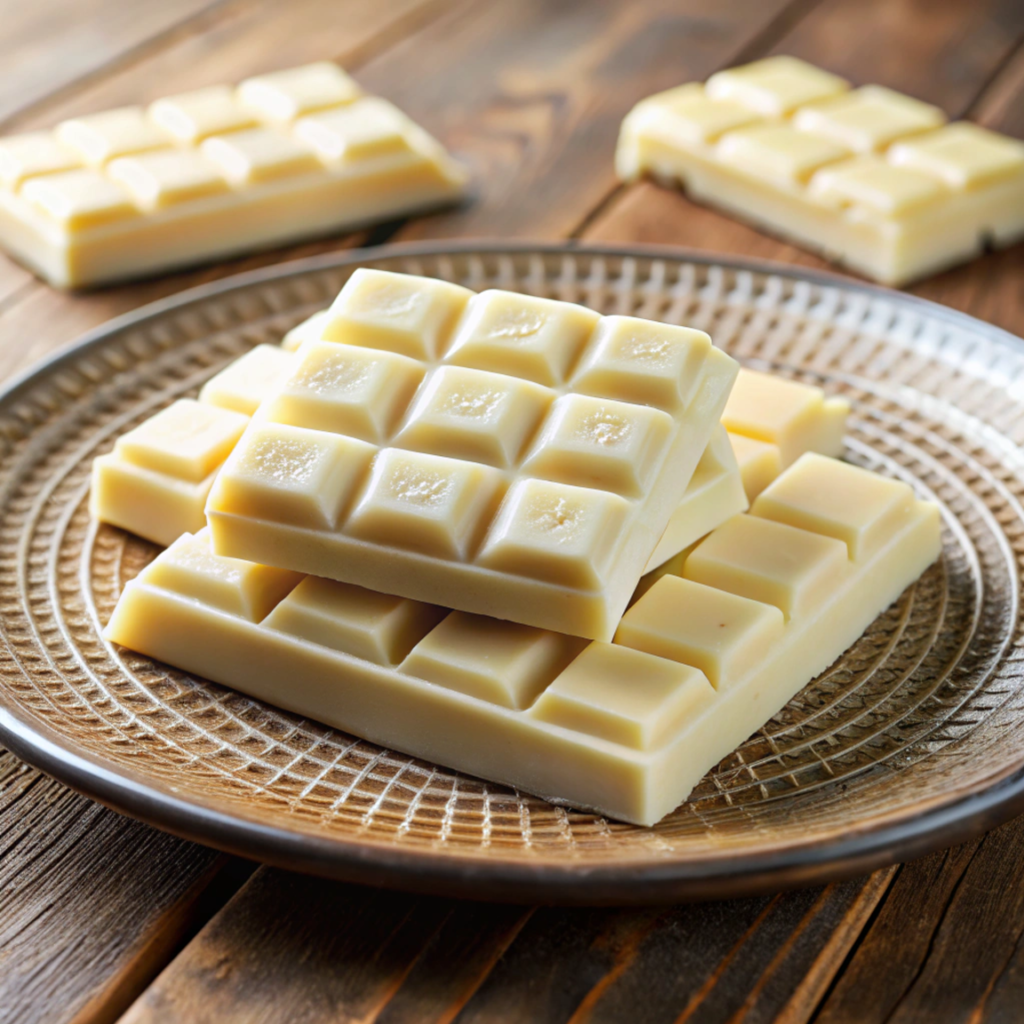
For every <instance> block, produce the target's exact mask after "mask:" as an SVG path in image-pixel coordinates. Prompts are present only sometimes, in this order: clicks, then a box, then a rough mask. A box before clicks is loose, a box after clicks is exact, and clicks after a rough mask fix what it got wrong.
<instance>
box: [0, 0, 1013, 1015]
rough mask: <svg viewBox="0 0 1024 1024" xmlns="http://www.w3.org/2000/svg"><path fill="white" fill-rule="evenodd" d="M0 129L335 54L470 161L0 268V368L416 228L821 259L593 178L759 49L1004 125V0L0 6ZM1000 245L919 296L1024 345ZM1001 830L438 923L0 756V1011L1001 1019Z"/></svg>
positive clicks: (240, 0) (1008, 59)
mask: <svg viewBox="0 0 1024 1024" xmlns="http://www.w3.org/2000/svg"><path fill="white" fill-rule="evenodd" d="M0 25H2V28H0V122H2V124H0V128H2V129H3V130H4V131H13V130H21V129H28V128H33V127H43V126H48V125H50V124H52V123H53V122H55V121H57V120H58V119H60V118H62V117H65V116H68V115H70V114H74V113H84V112H87V111H91V110H95V109H102V108H104V107H109V106H116V105H120V104H123V103H129V102H138V101H142V100H148V99H152V98H155V97H157V96H160V95H163V94H167V93H171V92H175V91H179V90H184V89H187V88H193V87H197V86H201V85H206V84H210V83H213V82H219V81H225V80H226V81H230V80H236V79H238V78H241V77H243V76H245V75H248V74H252V73H255V72H259V71H263V70H268V69H271V68H275V67H284V66H289V65H293V64H299V63H302V62H305V61H308V60H312V59H320V58H323V57H332V58H336V59H337V60H338V61H340V62H341V63H342V64H343V65H345V66H346V67H347V68H349V69H350V70H352V71H353V72H354V73H355V74H356V75H357V76H358V78H359V80H360V81H361V82H362V83H363V84H364V85H365V86H366V87H368V88H369V89H371V90H373V91H375V92H379V93H380V94H381V95H383V96H386V97H388V98H389V99H391V100H393V101H395V102H396V103H397V104H399V105H400V106H401V107H403V108H404V109H405V110H407V111H408V112H409V113H410V114H411V115H413V116H414V117H415V118H416V119H417V120H419V121H421V122H422V123H423V124H424V125H426V126H427V127H428V128H429V129H430V130H432V131H433V132H435V133H436V134H437V135H438V136H439V137H440V138H441V139H442V140H443V141H444V142H445V143H446V144H447V145H448V146H449V147H450V148H451V149H452V150H454V151H455V153H456V154H457V155H458V156H460V157H461V158H462V159H464V160H465V161H466V162H467V163H468V164H469V165H470V166H471V168H472V170H473V172H474V174H475V178H476V181H477V183H478V189H479V193H478V195H477V197H476V200H475V202H473V203H472V204H471V205H469V206H468V207H466V208H465V209H463V210H459V211H456V212H454V213H448V214H442V215H438V216H433V217H428V218H423V219H419V220H414V221H409V222H400V223H393V224H387V225H384V226H383V227H380V228H377V229H375V230H373V231H369V232H363V233H360V234H358V235H354V236H351V237H346V238H340V239H335V240H333V241H330V242H326V243H319V244H316V245H307V246H303V247H300V248H297V249H294V250H287V251H278V252H274V253H270V254H266V255H262V256H259V257H257V258H255V259H249V260H243V261H237V262H234V263H230V264H227V265H225V266H222V267H218V268H216V269H213V270H204V271H200V272H198V273H189V274H179V275H175V276H172V277H169V278H164V279H161V280H157V281H154V282H149V283H144V284H139V285H133V286H131V287H126V288H119V289H115V290H108V291H103V292H99V293H96V294H93V295H88V296H84V297H82V296H79V297H68V296H65V295H61V294H57V293H55V292H54V291H52V290H51V289H49V288H48V287H46V286H45V285H43V284H41V283H39V282H38V281H36V280H35V279H34V278H32V277H31V276H30V275H29V274H27V273H26V272H24V271H23V270H21V269H19V268H17V267H15V266H14V265H12V264H10V263H8V262H6V261H4V260H2V258H0V376H3V377H7V376H10V375H12V374H16V373H19V372H21V371H23V370H24V369H26V368H27V367H28V366H30V365H31V364H32V363H33V362H34V361H36V360H38V359H39V358H41V357H42V356H44V355H46V354H47V353H49V352H51V351H52V350H53V349H55V348H57V347H59V346H62V345H64V344H66V343H67V342H69V341H70V340H72V339H73V338H74V337H75V336H76V335H78V334H80V333H81V332H83V331H85V330H86V329H88V328H90V327H92V326H94V325H96V324H99V323H101V322H102V321H104V320H106V319H108V318H109V317H111V316H114V315H116V314H118V313H123V312H125V311H127V310H130V309H133V308H134V307H136V306H139V305H141V304H142V303H145V302H149V301H150V300H152V299H156V298H159V297H161V296H164V295H168V294H170V293H172V292H176V291H178V290H180V289H182V288H185V287H188V286H190V285H192V284H195V283H197V282H200V281H205V280H209V279H211V278H214V277H220V276H223V275H226V274H232V273H235V272H236V271H238V270H241V269H245V268H249V267H253V266H258V265H263V264H266V263H271V262H275V261H279V260H284V259H290V258H292V257H294V256H297V255H303V254H307V253H312V252H323V251H328V250H331V249H335V248H341V247H347V246H354V245H363V244H372V243H379V242H383V241H390V240H401V239H410V238H438V237H451V236H460V237H465V236H484V235H487V236H497V237H502V238H512V237H530V238H537V239H559V238H563V239H564V238H574V239H580V240H582V241H594V242H597V241H600V242H622V243H629V242H653V243H667V244H673V245H683V246H694V247H700V248H703V249H710V250H714V251H717V252H730V253H742V254H744V255H754V256H761V257H769V258H773V259H779V260H785V261H788V262H794V263H800V264H803V265H806V266H819V265H821V264H820V262H819V261H818V260H816V259H814V258H813V257H811V256H808V255H806V254H804V253H802V252H800V251H798V250H796V249H794V248H791V247H789V246H787V245H783V244H781V243H779V242H777V241H775V240H773V239H771V238H768V237H765V236H763V235H760V234H757V233H755V232H754V231H751V230H750V229H748V228H745V227H743V226H741V225H739V224H737V223H735V222H733V221H730V220H727V219H725V218H723V217H720V216H718V215H717V214H714V213H710V212H708V211H707V210H703V209H700V208H698V207H695V206H693V205H691V204H690V203H688V202H687V201H686V200H685V199H683V198H682V197H681V196H679V195H676V194H673V193H670V192H667V191H664V190H662V189H660V188H657V187H655V186H653V185H649V184H640V185H635V186H630V187H628V188H623V187H621V186H618V185H617V184H616V183H615V180H614V178H613V174H612V150H613V146H614V141H615V136H616V131H617V129H618V126H619V122H620V121H621V119H622V116H623V115H624V114H625V113H626V111H627V110H628V109H629V107H630V106H631V105H632V104H633V103H634V102H635V101H636V100H637V99H639V98H640V97H642V96H644V95H646V94H648V93H651V92H654V91H655V90H658V89H662V88H665V87H668V86H671V85H674V84H676V83H678V82H682V81H684V80H690V79H700V78H704V77H706V76H707V75H708V74H710V73H711V72H712V71H714V70H715V69H716V68H720V67H722V66H725V65H728V64H731V63H735V62H742V61H746V60H750V59H752V58H755V57H759V56H763V55H766V54H770V53H791V54H795V55H797V56H800V57H805V58H808V59H810V60H812V61H815V62H818V63H821V64H824V65H825V66H826V67H828V68H829V69H830V70H833V71H837V72H839V73H840V74H844V75H847V76H848V77H850V78H851V79H853V80H854V81H856V82H881V83H883V84H885V85H889V86H892V87H894V88H896V89H901V90H905V91H907V92H910V93H913V94H915V95H917V96H920V97H922V98H923V99H926V100H929V101H931V102H933V103H937V104H940V105H941V106H943V107H944V108H945V109H946V111H947V112H948V113H949V114H950V115H952V116H955V117H960V116H965V115H967V116H970V117H972V118H974V119H975V120H978V121H980V122H982V123H983V124H986V125H990V126H992V127H994V128H998V129H1000V130H1002V131H1006V132H1009V133H1011V134H1015V135H1017V136H1021V137H1024V47H1022V45H1021V44H1022V42H1024V2H1022V0H971V2H967V0H287V2H281V0H174V2H169V0H133V2H131V3H126V2H124V0H32V2H15V0H3V3H2V4H0ZM1022 283H1024V246H1018V247H1016V248H1015V249H1012V250H1010V251H1008V252H1004V253H1001V254H998V255H995V256H988V257H986V258H984V259H982V260H979V261H977V262H975V263H974V264H972V265H971V266H969V267H966V268H964V269H961V270H957V271H954V272H951V273H948V274H944V275H941V276H940V277H937V278H934V279H933V280H931V281H927V282H925V283H924V284H922V285H920V286H918V287H916V288H915V289H913V290H914V292H915V293H916V294H919V295H924V296H927V297H928V298H931V299H935V300H938V301H939V302H944V303H947V304H949V305H951V306H955V307H956V308H958V309H962V310H966V311H967V312H969V313H972V314H974V315H975V316H979V317H981V318H983V319H985V320H989V321H992V322H994V323H996V324H999V325H1000V326H1003V327H1006V328H1009V329H1010V330H1012V331H1016V332H1018V333H1024V287H1022ZM1022 936H1024V821H1017V822H1012V823H1010V824H1008V825H1006V826H1004V827H1003V828H1001V829H999V830H998V831H996V832H993V833H991V834H990V835H988V836H986V837H984V838H983V839H978V840H975V841H973V842H970V843H967V844H965V845H964V846H961V847H959V848H957V849H953V850H948V851H945V852H941V853H936V854H934V855H932V856H930V857H927V858H925V859H924V860H921V861H917V862H914V863H911V864H906V865H902V866H899V867H892V868H889V869H886V870H883V871H879V872H876V873H875V874H873V875H871V876H870V877H867V878H860V879H857V880H855V881H848V882H842V883H837V884H834V885H829V886H826V887H824V888H819V889H812V890H804V891H800V892H792V893H783V894H779V895H774V896H765V897H761V898H756V899H747V900H739V901H733V902H728V903H718V904H706V905H695V906H683V907H672V908H668V909H661V910H636V911H634V910H616V911H609V910H594V911H588V910H568V911H567V910H558V909H545V908H517V907H501V906H488V905H480V904H462V903H455V902H450V901H445V900H439V899H427V898H415V897H411V896H406V895H402V894H393V893H387V892H375V891H371V890H364V889H360V888H357V887H354V886H346V885H341V884H330V883H325V882H322V881H319V880H315V879H308V878H303V877H300V876H297V875H291V874H288V873H286V872H283V871H279V870H272V869H268V868H262V867H256V866H255V865H252V864H248V863H245V862H242V861H239V860H234V859H230V858H227V857H225V856H222V855H220V854H218V853H216V852H214V851H211V850H207V849H204V848H202V847H199V846H195V845H192V844H190V843H186V842H183V841H181V840H178V839H175V838H172V837H171V836H168V835H164V834H162V833H160V832H157V831H154V830H153V829H151V828H148V827H146V826H144V825H142V824H139V823H137V822H135V821H132V820H129V819H127V818H122V817H120V816H118V815H117V814H114V813H113V812H111V811H108V810H106V809H104V808H103V807H101V806H98V805H97V804H94V803H92V802H90V801H89V800H87V799H85V798H83V797H81V796H78V795H76V794H75V793H73V792H71V791H69V790H68V789H66V788H65V787H64V786H62V785H60V784H58V783H56V782H54V781H52V780H50V779H48V778H46V777H45V776H43V775H41V774H40V773H39V772H37V771H35V770H33V769H31V768H29V767H27V766H26V765H24V764H21V763H19V762H18V761H17V760H15V758H13V757H12V756H11V755H9V754H7V753H5V752H2V751H0V1021H3V1022H18V1024H31V1022H36V1021H40V1022H42V1021H45V1022H47V1024H65V1022H68V1024H69V1022H72V1021H74V1022H75V1024H84V1022H104V1021H114V1020H120V1021H125V1022H132V1024H141V1022H160V1024H176V1022H182V1024H184V1022H206V1021H211V1022H212V1021H217V1022H227V1024H230V1022H236V1021H275V1022H276V1021H287V1022H291V1021H302V1022H320V1021H371V1020H373V1021H382V1022H383V1021H387V1022H389V1024H392V1022H399V1021H409V1022H419V1021H450V1020H453V1019H455V1018H457V1019H458V1020H459V1021H460V1022H468V1021H473V1022H477V1021H480V1022H482V1021H498V1020H500V1021H516V1022H518V1021H522V1022H531V1024H532V1022H537V1024H546V1022H556V1021H557V1022H563V1021H570V1020H571V1021H574V1022H576V1021H618V1020H627V1021H630V1022H636V1024H641V1022H647V1021H673V1020H675V1021H688V1022H690V1021H702V1022H704V1021H708V1022H718V1021H738V1020H744V1021H768V1020H781V1021H787V1022H790V1021H794V1022H795V1021H807V1020H814V1021H817V1022H820V1024H825V1022H828V1024H836V1022H840V1021H843V1022H845V1021H850V1022H858V1024H862V1022H870V1021H883V1020H884V1021H900V1022H903V1021H927V1022H932V1021H941V1022H946V1021H960V1020H963V1021H972V1022H975V1021H982V1020H984V1021H1018V1020H1021V1019H1024V938H1022Z"/></svg>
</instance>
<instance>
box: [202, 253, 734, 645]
mask: <svg viewBox="0 0 1024 1024" xmlns="http://www.w3.org/2000/svg"><path fill="white" fill-rule="evenodd" d="M318 333H319V334H320V339H319V340H318V339H316V338H309V339H308V340H306V341H305V342H303V343H302V345H301V347H300V348H299V350H298V351H297V353H296V356H295V360H296V361H295V364H294V367H293V368H292V371H291V373H290V374H289V375H287V376H286V378H285V379H284V380H283V381H282V382H281V383H280V385H279V387H278V388H277V389H276V390H275V391H273V392H272V393H271V394H270V395H268V396H267V397H266V398H265V399H264V401H263V402H262V404H261V405H260V407H259V409H258V410H257V412H256V414H255V415H254V417H253V421H252V423H251V424H250V426H249V428H248V429H247V430H246V432H245V434H244V436H243V437H242V439H241V441H240V442H239V444H238V445H237V447H236V448H235V450H234V452H233V453H232V454H231V456H230V458H229V459H228V460H227V462H226V463H225V465H224V468H223V470H222V471H221V473H220V474H219V476H218V479H217V482H216V483H215V485H214V487H213V489H212V491H211V493H210V498H209V501H208V502H207V508H206V513H207V519H208V521H209V523H210V527H211V530H212V534H213V544H214V548H215V550H216V551H217V552H218V553H219V554H227V555H230V556H232V557H238V558H242V557H245V558H247V559H248V560H251V561H259V562H263V563H266V564H271V565H282V566H285V567H287V568H292V569H296V570H299V571H304V572H313V571H315V572H316V573H317V574H318V575H321V576H326V577H329V578H331V579H339V580H342V581H343V582H346V583H356V584H358V585H360V586H367V587H369V588H370V589H373V590H378V591H381V592H382V593H395V594H398V595H400V596H403V597H412V598H415V599H417V600H429V601H431V602H433V603H436V604H443V605H445V606H448V607H452V608H462V609H464V610H466V611H470V610H472V611H475V612H478V613H487V614H491V615H494V616H495V617H496V618H504V619H509V620H511V621H514V622H525V623H527V624H531V625H544V626H548V627H557V628H558V629H560V630H561V631H562V632H566V633H573V634H577V635H580V636H585V637H589V638H605V639H610V637H611V635H612V633H613V631H614V629H615V624H616V623H617V622H618V619H619V617H620V616H621V614H622V611H623V609H624V608H625V606H626V602H627V601H628V599H629V596H630V594H631V593H632V592H633V589H634V588H635V586H636V583H637V581H638V580H639V578H640V576H641V575H642V573H643V571H644V567H645V566H646V565H647V563H648V560H649V559H650V557H651V555H652V554H653V552H654V549H655V547H656V545H657V542H658V540H659V539H660V538H661V536H662V534H664V532H665V529H666V527H667V526H668V523H669V519H670V518H671V515H672V513H673V511H674V510H675V509H676V507H677V506H678V504H679V502H680V501H681V500H682V498H683V495H684V493H685V491H686V487H687V485H688V484H689V481H690V478H691V476H692V475H693V472H694V469H695V468H696V465H697V462H698V460H699V459H700V456H701V454H702V453H703V451H704V449H705V448H706V447H707V443H708V440H709V439H710V436H711V433H712V431H713V430H714V428H715V426H716V424H717V422H718V418H719V416H720V415H721V412H722V409H723V407H724V405H725V400H726V397H727V395H728V392H729V389H730V387H731V386H732V382H733V380H734V379H735V375H736V372H737V366H736V363H735V362H734V361H733V360H732V359H730V358H729V357H728V356H726V355H725V354H724V353H722V352H719V351H718V350H716V349H715V348H714V347H713V346H712V344H711V339H710V338H708V336H707V335H706V334H704V333H703V332H701V331H695V330H691V329H689V328H685V327H676V326H670V325H665V324H658V323H654V322H651V321H647V320H639V319H636V318H632V317H620V316H609V317H601V316H599V315H598V314H597V313H594V312H593V311H591V310H589V309H586V308H584V307H582V306H577V305H574V304H572V303H568V302H559V301H555V300H552V299H541V298H534V297H531V296H524V295H519V294H515V293H512V292H502V291H486V292H482V293H480V294H474V293H473V292H471V291H469V290H468V289H466V288H462V287H459V286H457V285H454V284H449V283H447V282H444V281H438V280H433V279H429V278H422V277H414V276H411V275H403V274H393V273H387V272H384V271H376V270H368V269H365V268H362V269H360V270H357V271H356V272H355V273H354V274H353V275H352V277H351V278H350V280H349V281H348V283H347V284H346V285H345V287H344V288H343V289H342V291H341V294H340V295H339V296H338V298H337V300H336V301H335V303H334V305H333V306H332V307H331V310H330V315H329V316H328V317H327V318H326V319H324V320H323V321H321V322H320V324H319V331H318Z"/></svg>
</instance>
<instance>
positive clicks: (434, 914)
mask: <svg viewBox="0 0 1024 1024" xmlns="http://www.w3.org/2000/svg"><path fill="white" fill-rule="evenodd" d="M891 874H892V872H879V873H877V874H876V875H873V876H871V877H869V878H865V879H859V880H856V881H851V882H844V883H839V884H836V885H830V886H826V887H824V888H819V889H810V890H805V891H802V892H798V893H792V894H789V895H785V896H780V897H768V896H766V897H760V898H757V899H748V900H734V901H730V902H724V903H713V904H704V905H702V904H696V905H692V906H685V907H676V908H672V909H668V910H659V909H648V910H619V911H609V910H566V909H556V908H546V909H538V910H534V911H531V910H529V909H522V908H516V907H504V906H489V905H486V904H470V903H457V902H453V901H448V900H444V901H441V900H428V899H422V898H420V899H413V898H411V897H403V896H401V895H396V894H392V893H383V892H377V893H375V892H372V891H370V890H364V889H360V888H357V887H355V886H344V885H334V884H328V883H323V882H317V881H315V880H311V879H307V878H301V877H300V876H297V875H292V874H288V873H286V872H281V871H276V870H268V869H261V870H260V871H259V872H257V874H256V875H254V876H253V877H252V879H250V881H249V882H248V883H247V884H246V885H245V886H244V887H243V888H242V889H241V890H240V891H239V892H238V894H237V895H236V896H235V897H234V898H233V899H232V900H231V901H230V902H229V903H228V904H227V905H226V906H225V907H224V909H223V910H222V911H221V912H220V913H218V914H217V916H216V917H215V918H214V919H213V920H211V921H210V923H209V924H208V925H207V926H206V927H205V928H204V929H203V930H202V931H201V932H200V933H199V934H198V935H197V936H196V938H195V939H193V941H192V942H191V943H190V944H189V945H188V946H187V947H186V949H185V950H184V951H183V952H182V953H181V955H180V956H178V957H177V958H176V959H175V960H174V962H173V963H172V964H171V965H170V966H169V967H168V968H167V970H166V971H164V973H163V974H162V975H161V976H160V977H159V978H158V979H157V980H156V981H155V982H154V984H153V985H152V986H151V987H150V988H149V989H148V990H147V991H146V993H145V994H144V995H143V996H142V997H140V999H139V1001H138V1002H137V1003H136V1004H135V1005H134V1006H133V1007H132V1008H131V1010H129V1012H128V1013H127V1014H126V1015H125V1017H124V1018H123V1021H122V1024H155V1022H157V1021H159V1022H160V1024H179V1022H181V1024H184V1022H187V1021H188V1022H192V1021H194V1022H195V1024H205V1022H207V1021H209V1022H211V1024H212V1022H214V1021H217V1022H224V1024H233V1022H236V1021H238V1022H241V1021H248V1020H251V1019H253V1017H254V1016H255V1008H256V1007H259V1012H260V1014H261V1019H265V1020H302V1021H305V1022H309V1024H318V1022H320V1021H324V1022H326V1021H329V1020H338V1019H343V1020H373V1021H376V1022H378V1024H404V1022H409V1024H412V1022H428V1021H445V1022H447V1021H451V1020H454V1019H456V1017H457V1019H458V1021H459V1022H460V1024H485V1022H491V1021H502V1022H516V1021H522V1022H529V1024H547V1022H552V1024H553V1022H556V1021H557V1022H564V1021H572V1022H574V1024H578V1022H583V1021H589V1022H602V1021H608V1022H611V1021H621V1020H624V1019H627V1018H629V1019H633V1020H635V1021H636V1022H637V1024H643V1022H646V1021H661V1020H672V1019H678V1020H680V1021H682V1020H687V1021H696V1020H716V1021H717V1020H722V1021H724V1020H726V1019H729V1018H731V1017H732V1015H734V1014H735V1015H744V1019H746V1020H787V1021H794V1022H795V1021H805V1020H807V1019H808V1017H809V1015H810V1012H811V1010H812V1009H813V1007H814V1006H815V1005H816V1004H817V1002H818V1000H819V999H820V998H821V996H822V993H823V992H824V990H825V988H826V987H827V985H828V983H829V982H830V981H831V979H832V977H833V975H834V973H835V971H836V969H837V968H838V966H839V964H840V963H841V962H842V960H843V958H844V957H845V955H846V953H847V951H848V950H849V948H850V946H851V945H852V943H853V941H854V939H855V938H856V935H857V934H858V932H859V930H860V927H861V925H862V923H863V921H864V920H865V919H866V917H867V916H868V915H869V914H870V913H871V911H872V909H873V908H874V906H875V904H876V903H877V902H878V900H879V899H880V898H881V896H882V894H883V893H884V891H885V888H886V886H887V885H888V882H889V879H890V877H891Z"/></svg>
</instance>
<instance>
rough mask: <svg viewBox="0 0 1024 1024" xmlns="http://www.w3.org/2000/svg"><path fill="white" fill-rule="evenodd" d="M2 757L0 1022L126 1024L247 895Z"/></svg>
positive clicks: (232, 879)
mask: <svg viewBox="0 0 1024 1024" xmlns="http://www.w3.org/2000/svg"><path fill="white" fill-rule="evenodd" d="M240 863H241V862H235V864H234V865H232V864H231V863H230V862H229V861H228V858H226V857H223V856H220V855H219V854H216V853H214V852H213V851H211V850H207V849H204V848H203V847H201V846H196V845H194V844H192V843H186V842H183V841H181V840H178V839H172V838H171V837H170V836H166V835H162V834H161V833H159V832H156V831H154V830H153V829H150V828H147V827H146V826H145V825H142V824H141V823H139V822H135V821H130V820H128V819H125V818H121V817H119V816H118V815H116V814H114V813H112V812H111V811H108V810H106V809H105V808H103V807H101V806H100V805H99V804H95V803H93V802H92V801H90V800H87V799H86V798H85V797H82V796H78V795H77V794H75V793H72V792H71V791H70V790H68V789H67V788H65V787H64V786H62V785H60V784H59V783H57V782H54V781H53V780H51V779H47V778H46V777H44V776H42V775H41V774H40V773H39V772H36V771H33V770H32V769H30V768H28V766H27V765H24V764H22V763H21V762H19V761H17V760H16V759H15V758H14V757H12V756H11V755H10V754H8V753H7V752H5V751H0V1020H4V1021H11V1022H15V1021H16V1022H18V1024H35V1022H37V1021H38V1022H40V1024H42V1022H46V1024H49V1022H52V1021H71V1020H74V1021H76V1022H83V1024H84V1022H90V1024H94V1022H95V1024H99V1022H103V1021H109V1020H114V1019H115V1018H116V1017H117V1016H118V1014H119V1013H120V1011H121V1010H123V1009H124V1007H125V1006H127V1005H128V1004H129V1003H130V1002H131V1001H132V999H134V998H135V996H136V995H137V994H138V993H139V991H141V990H142V989H143V988H144V987H145V985H146V984H147V983H148V981H149V980H150V978H151V977H152V976H153V975H154V974H155V973H156V971H157V970H159V966H160V965H161V964H162V963H163V962H164V961H166V959H167V958H168V957H170V956H172V955H173V954H174V952H175V951H176V949H177V947H178V946H179V945H180V944H181V943H182V942H183V941H184V940H185V939H187V938H188V937H189V935H190V934H191V933H192V932H193V931H194V930H195V928H196V927H197V925H198V924H199V923H201V922H202V921H203V920H204V919H205V917H207V916H208V915H209V914H210V913H212V912H213V911H214V910H216V909H217V907H218V906H219V905H220V904H221V903H222V902H223V900H224V899H226V898H227V896H228V895H229V894H230V892H231V891H232V890H233V888H235V887H237V885H238V884H240V882H241V880H242V878H244V874H242V875H241V876H239V871H238V867H237V865H239V864H240Z"/></svg>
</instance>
